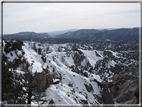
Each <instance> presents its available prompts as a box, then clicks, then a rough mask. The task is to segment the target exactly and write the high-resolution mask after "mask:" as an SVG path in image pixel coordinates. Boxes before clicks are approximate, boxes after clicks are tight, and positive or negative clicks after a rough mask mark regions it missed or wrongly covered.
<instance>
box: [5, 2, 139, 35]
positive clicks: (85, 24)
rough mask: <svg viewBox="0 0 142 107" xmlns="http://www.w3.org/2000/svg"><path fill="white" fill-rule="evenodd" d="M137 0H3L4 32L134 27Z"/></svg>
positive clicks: (137, 7) (136, 21) (136, 17)
mask: <svg viewBox="0 0 142 107" xmlns="http://www.w3.org/2000/svg"><path fill="white" fill-rule="evenodd" d="M139 20H140V5H139V4H138V3H4V4H3V30H4V34H8V33H17V32H21V31H34V32H48V31H57V30H65V29H74V28H76V29H81V28H113V27H116V28H119V27H135V26H139V25H140V24H139V23H140V21H139Z"/></svg>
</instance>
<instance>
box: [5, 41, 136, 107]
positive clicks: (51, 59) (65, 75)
mask: <svg viewBox="0 0 142 107" xmlns="http://www.w3.org/2000/svg"><path fill="white" fill-rule="evenodd" d="M5 46H6V42H3V54H4V55H5V56H7V57H8V61H11V62H12V61H15V59H21V60H24V59H25V60H26V61H28V62H29V64H30V68H31V70H32V73H33V74H34V73H36V72H37V73H41V72H43V69H46V68H48V70H49V71H50V74H51V75H52V76H53V84H50V86H49V87H48V88H47V89H46V90H45V92H44V94H45V95H44V96H42V97H40V100H38V101H37V100H32V104H38V103H39V104H40V103H43V102H44V104H50V103H51V102H52V104H98V105H99V106H101V104H104V103H105V99H104V98H105V97H104V96H105V95H103V93H104V92H105V91H106V90H103V88H104V87H105V86H103V85H100V84H101V83H102V82H103V81H107V82H113V79H112V77H113V76H116V74H119V73H120V72H119V73H118V72H117V70H115V69H116V68H115V67H117V66H118V65H120V64H121V65H123V67H122V68H121V70H122V71H123V70H124V69H125V67H127V66H129V65H134V64H135V65H136V64H137V61H136V60H132V59H129V60H126V59H127V58H126V57H124V56H123V55H122V53H119V52H114V51H111V50H104V51H101V50H95V49H94V47H92V46H91V45H85V44H84V45H83V44H69V43H67V44H48V43H47V44H41V43H35V42H24V44H23V46H22V49H21V50H18V49H16V50H12V48H11V47H12V46H11V47H9V48H8V49H10V51H8V52H6V50H5ZM23 53H24V54H23ZM15 71H17V73H21V72H23V71H22V63H19V65H18V67H17V68H16V69H15ZM130 74H132V72H131V71H130ZM46 75H48V74H46ZM106 95H110V91H109V88H108V89H107V94H106ZM109 99H111V98H109Z"/></svg>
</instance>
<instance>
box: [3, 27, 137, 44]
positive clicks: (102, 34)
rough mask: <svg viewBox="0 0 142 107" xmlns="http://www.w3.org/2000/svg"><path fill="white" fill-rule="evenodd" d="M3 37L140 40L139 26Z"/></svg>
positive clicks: (66, 40) (55, 40)
mask: <svg viewBox="0 0 142 107" xmlns="http://www.w3.org/2000/svg"><path fill="white" fill-rule="evenodd" d="M3 39H6V40H10V39H19V40H22V41H36V42H41V43H52V44H55V43H56V44H60V43H83V44H84V43H102V42H106V43H107V42H123V43H124V42H133V43H138V42H139V28H132V29H130V28H120V29H112V30H96V29H81V30H76V31H68V32H66V33H64V34H58V35H56V37H54V36H52V34H51V35H49V34H47V33H34V32H20V33H16V34H10V35H3Z"/></svg>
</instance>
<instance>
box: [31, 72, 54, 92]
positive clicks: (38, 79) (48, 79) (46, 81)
mask: <svg viewBox="0 0 142 107" xmlns="http://www.w3.org/2000/svg"><path fill="white" fill-rule="evenodd" d="M52 83H53V77H52V75H51V74H47V75H46V73H45V72H44V71H43V72H41V73H36V74H35V76H34V80H33V84H37V87H36V88H34V91H35V92H42V91H44V90H45V89H47V88H48V87H49V86H50V85H51V84H52Z"/></svg>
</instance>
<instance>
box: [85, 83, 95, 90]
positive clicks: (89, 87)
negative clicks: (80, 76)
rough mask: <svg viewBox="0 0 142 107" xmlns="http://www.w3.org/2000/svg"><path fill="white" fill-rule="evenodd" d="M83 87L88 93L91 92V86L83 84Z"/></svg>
mask: <svg viewBox="0 0 142 107" xmlns="http://www.w3.org/2000/svg"><path fill="white" fill-rule="evenodd" d="M84 86H85V87H86V89H87V91H88V92H91V91H93V87H92V85H91V84H89V86H88V85H87V84H84Z"/></svg>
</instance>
